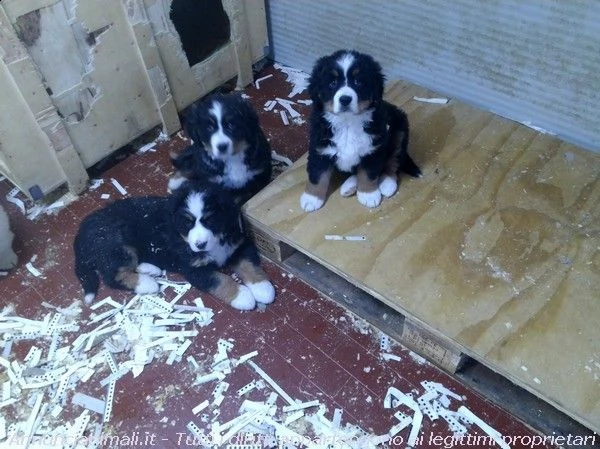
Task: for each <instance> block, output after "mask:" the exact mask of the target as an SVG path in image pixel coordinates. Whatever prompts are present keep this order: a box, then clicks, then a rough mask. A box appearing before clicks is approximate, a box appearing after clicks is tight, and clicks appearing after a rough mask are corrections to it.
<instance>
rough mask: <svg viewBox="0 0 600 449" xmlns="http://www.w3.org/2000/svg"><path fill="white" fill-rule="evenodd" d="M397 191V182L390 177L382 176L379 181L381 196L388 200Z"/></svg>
mask: <svg viewBox="0 0 600 449" xmlns="http://www.w3.org/2000/svg"><path fill="white" fill-rule="evenodd" d="M396 190H398V181H397V179H396V178H394V177H392V176H384V177H383V178H382V179H381V180H380V181H379V191H380V192H381V194H382V195H383V196H385V197H386V198H389V197H390V196H392V195H393V194H394V193H396Z"/></svg>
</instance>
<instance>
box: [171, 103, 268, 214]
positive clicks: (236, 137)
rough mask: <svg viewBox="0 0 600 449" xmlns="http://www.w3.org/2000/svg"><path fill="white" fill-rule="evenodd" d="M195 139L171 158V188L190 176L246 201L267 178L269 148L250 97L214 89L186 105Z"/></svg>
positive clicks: (190, 127)
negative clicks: (247, 98) (196, 101)
mask: <svg viewBox="0 0 600 449" xmlns="http://www.w3.org/2000/svg"><path fill="white" fill-rule="evenodd" d="M185 129H186V131H187V133H188V134H189V136H190V137H191V138H192V140H193V144H192V145H190V146H189V147H187V148H186V149H185V150H183V151H182V152H181V153H179V154H173V155H172V156H171V161H172V163H173V166H174V167H175V169H176V172H175V174H174V175H173V176H172V177H171V179H169V190H171V191H174V190H175V189H177V188H179V187H180V186H181V185H182V184H184V183H185V182H186V181H187V180H188V179H191V180H200V181H209V182H211V183H214V184H217V185H219V186H220V187H221V188H222V189H225V190H227V191H229V192H230V194H232V195H233V196H235V198H236V201H237V202H238V203H239V204H243V203H245V202H246V201H247V200H248V199H250V197H252V196H253V195H254V194H256V193H258V191H259V190H261V189H262V188H263V187H265V186H266V185H267V184H268V183H269V181H270V180H271V149H270V146H269V142H268V141H267V138H266V137H265V135H264V133H263V131H262V129H261V128H260V124H259V121H258V116H257V115H256V112H255V111H254V109H252V106H251V105H250V103H248V102H247V101H246V100H244V99H243V98H242V97H241V96H239V95H237V94H228V95H213V96H211V97H208V98H207V99H206V100H203V101H201V102H199V103H196V104H194V105H192V106H190V108H189V109H188V111H187V114H186V119H185Z"/></svg>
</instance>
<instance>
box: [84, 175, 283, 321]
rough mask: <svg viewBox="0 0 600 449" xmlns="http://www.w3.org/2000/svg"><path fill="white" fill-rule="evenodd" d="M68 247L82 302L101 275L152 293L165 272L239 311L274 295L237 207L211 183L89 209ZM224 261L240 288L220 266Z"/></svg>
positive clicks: (93, 293)
mask: <svg viewBox="0 0 600 449" xmlns="http://www.w3.org/2000/svg"><path fill="white" fill-rule="evenodd" d="M74 250H75V273H76V274H77V277H78V278H79V280H80V282H81V285H82V287H83V291H84V293H85V302H86V303H87V304H90V303H91V302H92V301H93V300H94V298H95V296H96V293H97V292H98V287H99V281H100V279H99V278H100V276H101V277H102V279H103V280H104V283H105V284H106V285H108V286H109V287H111V288H117V289H125V290H133V291H135V292H136V293H139V294H150V293H156V292H158V290H159V284H158V283H157V281H156V279H155V277H157V276H160V275H161V273H162V270H163V269H164V270H167V271H173V272H177V273H181V274H182V275H183V276H184V277H185V278H186V279H187V281H188V282H190V283H191V284H192V286H194V287H196V288H198V289H199V290H204V291H207V292H209V293H211V294H212V295H214V296H215V297H217V298H219V299H220V300H222V301H224V302H226V303H227V304H230V305H231V306H232V307H234V308H236V309H239V310H251V309H253V308H254V307H255V306H256V303H257V302H259V303H263V304H269V303H271V302H272V301H273V300H274V298H275V289H274V288H273V285H272V284H271V282H269V280H268V279H267V275H266V274H265V272H264V271H263V270H262V268H261V267H260V259H259V256H258V252H257V250H256V247H255V246H254V244H253V243H252V242H251V241H250V240H249V239H247V238H246V237H245V235H244V232H243V229H242V220H241V215H240V209H239V207H238V206H237V205H235V204H234V201H233V199H232V198H231V196H230V195H228V194H227V193H226V192H222V191H220V190H219V189H216V188H215V187H214V186H209V185H201V184H198V183H192V182H189V183H186V184H185V185H184V186H182V187H181V188H180V189H178V190H177V191H176V192H175V194H173V195H171V196H170V197H166V198H162V197H140V198H129V199H124V200H120V201H116V202H114V203H113V204H111V205H109V206H107V207H105V208H103V209H99V210H97V211H94V212H92V213H91V214H90V215H88V216H87V217H86V218H85V219H84V220H83V221H82V223H81V225H80V228H79V232H78V233H77V236H76V237H75V242H74ZM226 266H227V267H231V269H232V270H233V271H234V272H235V273H237V275H238V276H239V278H240V279H241V281H242V283H243V285H242V284H239V283H237V282H235V281H234V280H233V279H232V278H231V276H228V275H226V274H223V273H221V272H220V271H219V269H221V268H223V267H226ZM99 274H100V276H99Z"/></svg>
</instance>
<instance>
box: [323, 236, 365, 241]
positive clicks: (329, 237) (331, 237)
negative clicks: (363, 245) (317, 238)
mask: <svg viewBox="0 0 600 449" xmlns="http://www.w3.org/2000/svg"><path fill="white" fill-rule="evenodd" d="M325 240H346V241H351V242H364V241H365V240H367V237H365V236H364V235H335V234H325Z"/></svg>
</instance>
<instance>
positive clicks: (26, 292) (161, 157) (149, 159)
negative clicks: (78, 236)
mask: <svg viewBox="0 0 600 449" xmlns="http://www.w3.org/2000/svg"><path fill="white" fill-rule="evenodd" d="M270 74H273V76H272V77H270V78H268V79H265V80H263V81H262V82H261V84H260V89H258V90H257V89H256V88H255V87H250V88H248V89H247V90H246V91H245V93H246V94H247V95H248V96H249V97H250V101H252V103H253V104H254V105H255V107H256V109H257V110H258V111H259V113H260V118H261V123H262V125H263V127H264V129H265V131H266V133H267V135H268V137H269V138H270V141H271V145H272V147H273V149H274V150H275V151H276V152H277V153H279V154H281V155H286V156H288V157H289V158H291V159H292V160H295V159H297V158H298V157H299V156H300V155H302V154H303V153H304V152H305V151H306V149H307V126H306V124H305V123H303V121H304V120H307V118H308V113H309V110H310V109H309V108H310V106H308V105H305V104H300V103H296V104H294V105H293V108H294V109H295V110H296V111H298V112H299V113H301V117H300V119H296V121H295V122H294V121H291V117H289V115H288V118H289V119H290V121H291V123H290V124H289V125H288V126H284V125H283V123H282V118H281V115H280V113H279V112H274V111H264V110H263V106H264V104H265V103H266V102H267V101H270V100H274V99H275V98H277V97H279V98H287V96H288V93H289V92H290V90H291V85H290V84H288V83H286V82H285V79H286V76H285V74H283V73H282V72H281V71H279V70H276V69H274V68H267V69H265V70H264V71H263V72H262V73H261V74H260V76H261V77H262V76H267V75H270ZM306 98H307V97H306V93H302V94H300V95H298V96H295V97H294V98H293V99H292V100H294V101H296V100H298V99H306ZM275 109H276V110H278V111H279V110H282V108H281V107H280V106H279V105H278V106H276V107H275ZM181 136H182V135H181V134H179V137H178V136H173V137H172V138H171V139H170V140H168V141H166V142H163V143H159V144H158V145H157V147H156V148H155V149H154V150H155V151H148V152H146V153H143V154H134V155H132V156H130V157H128V158H127V159H125V160H123V161H121V162H120V163H119V164H117V165H115V166H114V167H112V168H110V169H108V170H107V171H105V172H104V173H102V174H101V175H100V176H99V177H100V178H102V179H103V180H104V183H103V184H102V185H100V186H99V187H98V188H97V189H95V190H90V191H88V192H86V193H85V194H83V195H81V196H80V197H79V198H78V199H77V200H76V201H74V202H73V203H71V204H69V205H68V206H67V207H64V208H62V209H60V210H59V211H58V212H55V213H54V214H52V215H42V216H39V217H38V218H36V219H35V220H30V219H28V218H27V217H26V216H25V215H24V214H23V213H22V212H21V211H19V209H18V208H17V207H16V206H15V205H14V204H11V203H8V202H7V201H6V198H5V196H6V194H7V193H8V192H9V191H10V190H11V186H10V185H9V183H8V182H7V181H2V182H0V203H2V204H3V205H4V207H5V208H6V210H7V212H8V214H9V216H10V218H11V220H12V227H13V229H14V230H15V233H16V240H15V245H14V246H15V249H16V251H17V252H18V255H19V265H18V267H17V268H16V269H14V270H12V271H11V272H10V273H8V274H6V275H4V276H2V277H1V278H0V291H1V292H2V293H1V300H0V305H2V306H5V305H7V304H13V305H14V306H15V313H16V314H17V315H19V316H22V317H26V318H30V319H42V318H43V317H44V315H46V314H47V313H48V311H49V310H48V309H47V308H44V307H43V306H42V305H41V303H42V302H43V301H46V302H48V303H50V304H53V305H56V306H68V305H69V304H71V303H73V301H74V300H77V299H79V298H80V296H81V292H80V287H79V285H78V282H77V280H76V278H75V275H74V273H73V254H72V249H71V243H72V239H73V236H74V235H75V232H76V229H77V227H78V224H79V222H80V221H81V219H82V218H83V217H84V216H85V215H86V214H87V213H89V212H90V211H92V210H94V209H97V208H99V207H102V206H103V205H105V204H107V203H108V202H110V201H112V200H115V199H118V198H120V197H122V195H121V194H120V193H119V192H118V191H117V190H116V189H115V187H114V186H113V184H111V182H110V180H111V178H114V179H116V180H117V181H118V182H119V183H120V184H121V185H122V186H123V187H124V188H125V189H126V190H127V195H128V196H136V195H145V194H164V193H165V191H166V184H167V177H168V175H169V173H170V171H171V167H170V163H169V157H168V154H169V151H177V150H179V149H181V148H183V147H184V146H185V144H186V143H185V140H184V138H182V137H181ZM102 195H109V198H108V199H103V198H102ZM21 198H23V197H21ZM29 206H31V204H29ZM32 258H34V259H33V262H32V265H33V266H34V267H35V268H37V269H38V270H39V271H40V272H41V274H42V276H40V277H37V276H34V275H33V274H32V273H31V272H30V271H29V270H28V269H27V268H26V263H27V262H29V261H31V260H32ZM264 266H265V268H266V269H267V270H268V272H269V274H270V276H271V278H272V281H273V282H274V283H275V285H276V290H277V299H276V302H275V303H274V304H272V305H270V306H269V307H268V308H267V309H266V310H264V311H254V312H249V313H244V312H238V311H236V310H232V309H229V308H227V307H225V306H223V305H222V304H221V303H219V302H218V301H216V300H214V299H213V298H211V297H210V296H209V295H207V294H204V293H202V292H197V291H193V290H192V291H189V292H188V293H187V294H186V295H185V296H184V297H183V300H182V303H184V304H191V300H192V299H194V298H196V297H197V296H201V297H202V298H203V300H204V303H205V305H206V306H207V307H210V308H212V309H213V311H214V313H215V316H214V318H213V322H212V323H211V324H209V325H208V326H205V327H199V328H198V331H199V335H198V336H197V337H195V338H194V339H193V344H192V345H191V346H190V347H189V348H188V349H187V351H186V352H185V356H188V355H193V356H194V358H195V359H196V360H197V361H198V362H199V363H200V365H201V366H205V365H206V363H209V362H210V360H211V357H212V355H213V354H214V352H215V350H216V347H217V341H218V339H220V338H222V339H230V340H231V341H233V342H234V345H235V346H234V348H233V349H232V350H231V355H232V356H235V357H239V356H240V355H242V354H246V353H248V352H251V351H254V350H256V351H258V355H257V356H256V357H254V358H253V360H254V361H255V362H256V363H257V364H258V365H259V366H260V367H262V368H263V369H264V370H265V371H266V372H267V373H268V374H269V375H270V376H271V377H272V378H273V379H274V380H275V381H276V382H277V383H278V384H279V385H280V386H281V387H282V388H283V389H284V390H285V391H286V392H287V393H288V394H289V395H290V396H291V397H292V398H294V399H297V400H300V401H311V400H314V399H318V400H320V401H321V402H322V403H323V404H325V405H326V407H327V413H326V416H327V417H328V418H329V419H331V416H332V414H333V411H334V409H335V408H341V409H343V411H344V413H343V417H342V422H343V423H346V422H349V423H353V424H357V425H359V426H361V427H362V428H363V429H365V430H366V431H368V432H371V433H374V434H376V435H380V434H382V433H385V432H387V431H388V430H389V428H390V427H391V426H392V425H394V424H395V423H397V420H396V419H395V418H394V417H393V415H394V411H392V410H390V409H385V408H384V407H383V399H384V396H385V394H386V391H387V389H388V388H389V387H396V388H398V389H399V390H401V391H403V392H407V393H408V392H412V393H413V394H414V395H415V396H420V395H421V394H423V391H424V390H423V387H422V386H421V382H422V381H435V382H439V383H441V384H442V385H443V386H445V387H446V388H448V389H450V390H452V391H454V392H456V393H458V394H459V395H461V396H463V397H464V400H463V404H464V405H466V406H467V407H468V408H469V409H471V410H472V411H473V412H475V413H476V414H477V415H478V416H480V417H481V418H482V419H483V420H485V421H486V422H487V423H488V424H489V425H491V426H492V427H494V428H495V429H496V430H497V431H499V432H500V433H501V434H503V435H507V436H511V437H513V438H514V437H525V441H531V438H530V437H532V436H533V435H535V433H533V432H532V431H531V430H530V429H529V428H527V427H526V426H525V425H524V424H522V423H521V422H519V421H518V420H516V419H515V418H513V417H512V416H511V415H510V414H508V413H507V412H505V411H503V410H502V409H500V408H498V407H496V406H495V405H493V404H491V403H490V402H489V401H487V400H486V399H485V398H483V397H481V396H479V395H478V394H476V393H474V392H472V391H470V390H468V389H467V388H465V387H464V386H463V385H461V384H460V383H459V382H458V381H456V380H455V379H453V378H452V377H451V376H449V375H447V374H445V373H443V372H442V371H440V370H439V369H437V368H435V367H434V366H432V365H430V364H428V363H426V362H424V361H423V360H422V359H420V358H419V357H417V356H415V355H414V354H412V353H410V352H409V351H407V350H406V349H405V348H403V347H401V346H399V345H396V344H394V343H392V347H391V349H390V350H389V351H388V352H390V353H393V354H395V355H397V356H398V357H399V358H400V361H397V360H389V361H384V360H382V359H381V357H380V334H379V333H378V332H377V331H374V330H373V329H371V328H370V327H368V326H367V325H365V324H364V323H363V322H361V321H360V320H357V319H356V318H355V317H354V316H353V315H352V314H351V313H350V312H349V311H347V310H345V309H343V308H342V307H340V306H338V305H336V304H335V303H333V302H331V301H329V300H328V299H326V298H323V297H322V296H320V295H319V293H318V292H316V291H315V290H313V289H312V288H311V287H309V286H308V285H307V284H306V283H304V282H303V281H302V280H301V279H298V278H296V277H293V276H291V275H290V274H288V273H286V272H285V271H282V270H281V269H280V268H278V267H277V266H275V265H273V264H271V263H268V262H266V261H265V262H264ZM108 295H111V296H112V298H113V299H115V300H117V301H120V302H123V301H126V300H128V299H130V298H131V297H132V295H131V294H129V293H126V292H121V291H114V290H109V289H106V288H102V290H101V291H100V293H99V295H98V298H99V299H100V298H104V297H105V296H108ZM88 316H89V310H87V309H85V310H84V312H83V314H82V316H81V317H80V320H81V322H82V323H83V322H84V321H85V320H86V319H87V317H88ZM82 329H84V330H85V329H86V326H85V324H83V325H82ZM36 344H38V343H37V342H36ZM30 346H31V342H29V341H24V342H19V343H16V344H15V345H13V348H12V352H11V355H10V359H9V360H12V359H13V358H14V357H23V356H24V354H26V353H27V351H28V350H29V347H30ZM40 346H41V347H42V348H44V346H43V345H40ZM185 356H184V361H182V362H179V363H174V364H173V365H166V364H165V363H164V359H159V360H155V361H154V362H152V363H151V364H149V365H147V366H146V367H145V369H144V371H143V373H142V374H141V375H139V376H138V377H137V378H135V379H134V378H133V377H132V376H131V374H127V375H126V376H124V377H123V378H121V379H120V380H119V381H118V382H117V388H116V393H115V400H114V410H113V416H112V419H111V420H110V422H109V423H108V424H107V425H105V427H104V433H103V435H104V436H108V435H114V436H117V437H119V438H121V439H118V438H117V439H113V440H105V443H106V444H105V445H104V447H109V446H110V447H129V446H132V445H134V442H136V443H137V446H138V447H150V446H153V445H154V446H155V447H164V448H173V447H180V446H185V445H189V444H188V443H190V441H189V440H187V441H186V437H190V438H191V434H190V433H189V431H188V430H187V429H186V424H187V423H188V422H189V421H190V420H193V421H194V422H196V424H197V425H198V426H199V427H201V428H202V429H210V424H209V423H208V422H202V419H201V417H200V415H198V416H194V414H193V413H192V408H193V407H195V406H196V405H198V404H199V403H201V402H202V401H204V400H205V399H210V398H211V392H212V390H213V388H214V387H215V384H216V383H215V382H214V381H213V382H209V383H205V384H202V385H193V381H194V377H195V374H194V373H192V371H191V368H190V366H189V365H188V363H186V362H185ZM105 370H106V368H105ZM107 374H108V371H105V372H102V373H99V374H98V376H93V377H92V378H91V380H90V381H88V384H87V385H86V387H85V390H86V391H87V392H88V393H89V394H91V395H97V396H98V397H102V395H103V394H104V389H103V388H100V386H99V384H97V379H96V377H98V378H104V377H105V376H106V375H107ZM2 376H3V373H2V371H1V368H0V380H2ZM253 379H258V376H257V375H256V373H254V371H252V370H251V369H250V367H249V366H248V365H241V366H239V367H237V368H236V369H235V370H234V371H233V373H232V374H230V375H229V376H228V377H227V382H229V383H230V384H231V386H230V388H229V391H228V394H227V398H226V400H225V401H224V402H223V403H222V405H221V407H220V416H219V417H218V418H216V419H218V420H219V421H220V422H221V423H223V422H225V421H227V420H229V419H230V418H232V417H234V416H236V415H237V410H238V407H239V405H240V403H241V402H242V398H238V397H237V395H236V394H235V391H236V390H237V389H239V388H240V387H242V386H243V385H245V384H247V383H248V382H250V381H251V380H253ZM95 382H96V383H95ZM270 391H272V390H271V389H270V388H269V387H266V388H265V389H263V390H261V391H252V392H251V393H248V398H250V399H252V400H255V401H264V400H265V399H266V398H267V396H268V395H269V393H270ZM67 404H69V405H68V406H67V407H66V409H69V408H71V409H72V413H71V415H67V414H65V415H64V416H65V417H68V416H76V415H78V414H79V413H80V412H81V408H79V407H78V406H73V405H70V401H69V400H67ZM278 405H280V406H281V405H283V402H282V400H281V399H279V400H278ZM216 408H217V407H215V406H210V407H209V408H208V409H207V411H208V413H209V414H211V413H213V412H212V410H214V409H216ZM27 410H28V407H27V406H26V405H25V404H23V403H21V404H16V405H9V406H7V407H5V408H3V409H2V414H3V415H4V416H5V417H7V421H8V422H11V421H10V420H11V419H14V417H15V414H18V413H26V412H27ZM67 413H68V412H67ZM204 413H205V412H204ZM211 416H214V415H211ZM98 420H99V415H98V414H92V421H98ZM297 425H298V423H296V426H297ZM296 428H297V427H296ZM297 429H298V428H297ZM297 431H299V432H302V430H301V429H300V430H297ZM134 432H140V433H139V434H137V435H138V436H139V439H138V440H135V441H134V437H135V435H136V434H135V433H134ZM408 434H409V430H408V429H405V430H403V431H402V432H401V433H400V434H399V435H400V436H401V437H402V438H403V442H400V440H397V442H396V444H392V445H391V446H392V447H405V446H406V438H407V437H408ZM469 434H473V435H475V434H479V435H481V431H479V430H477V428H476V427H475V426H474V425H472V426H470V429H469ZM451 435H452V432H451V431H450V430H449V428H448V425H447V424H446V422H445V421H443V420H441V419H438V420H436V421H433V422H432V421H430V420H428V419H425V420H424V421H423V425H422V427H421V431H420V433H419V438H420V439H419V440H418V443H419V444H418V446H419V447H424V448H425V447H444V444H447V441H448V440H444V441H446V443H443V442H442V441H443V440H442V437H449V436H451ZM436 436H438V438H437V439H436ZM128 437H131V439H130V440H127V438H128ZM527 438H529V440H527ZM111 441H112V443H111ZM153 443H154V444H153ZM470 445H473V444H470ZM459 446H460V445H456V444H455V447H459ZM462 446H463V447H465V446H469V444H463V445H462ZM473 446H474V447H491V446H489V445H483V446H482V445H473ZM511 446H512V447H514V448H517V447H525V446H526V445H524V444H521V443H517V444H512V445H511ZM7 447H8V446H7ZM240 447H241V446H240ZM248 447H250V446H248ZM334 447H335V446H334ZM339 447H342V446H339ZM446 447H450V446H446ZM535 447H550V446H545V445H543V444H539V445H536V446H535Z"/></svg>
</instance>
